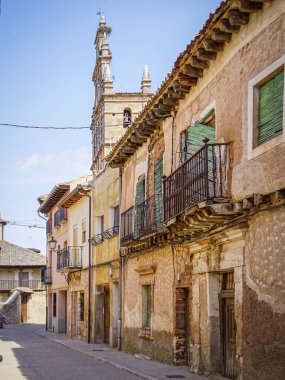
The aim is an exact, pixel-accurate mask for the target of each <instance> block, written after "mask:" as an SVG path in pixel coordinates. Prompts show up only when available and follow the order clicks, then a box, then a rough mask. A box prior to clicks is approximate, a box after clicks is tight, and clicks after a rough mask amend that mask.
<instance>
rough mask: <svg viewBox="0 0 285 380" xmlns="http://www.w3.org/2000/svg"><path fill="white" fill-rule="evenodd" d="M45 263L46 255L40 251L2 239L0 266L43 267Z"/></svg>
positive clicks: (0, 242) (0, 243)
mask: <svg viewBox="0 0 285 380" xmlns="http://www.w3.org/2000/svg"><path fill="white" fill-rule="evenodd" d="M45 265H46V257H45V256H43V255H41V254H40V253H37V252H34V251H30V250H29V249H26V248H22V247H19V246H18V245H15V244H12V243H9V242H8V241H5V240H0V267H1V266H4V267H7V266H11V267H17V266H22V267H23V266H25V267H34V266H37V267H43V266H45Z"/></svg>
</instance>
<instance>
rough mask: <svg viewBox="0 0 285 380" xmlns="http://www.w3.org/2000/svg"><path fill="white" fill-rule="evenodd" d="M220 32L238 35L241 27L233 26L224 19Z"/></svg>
mask: <svg viewBox="0 0 285 380" xmlns="http://www.w3.org/2000/svg"><path fill="white" fill-rule="evenodd" d="M220 30H221V31H222V32H226V33H238V32H239V30H240V27H239V26H238V25H231V24H230V22H229V19H227V18H224V19H222V20H220Z"/></svg>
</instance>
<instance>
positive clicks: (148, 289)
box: [146, 285, 151, 327]
mask: <svg viewBox="0 0 285 380" xmlns="http://www.w3.org/2000/svg"><path fill="white" fill-rule="evenodd" d="M146 296H147V299H146V326H147V327H150V318H151V286H150V285H148V286H147V287H146Z"/></svg>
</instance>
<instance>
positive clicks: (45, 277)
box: [41, 267, 52, 285]
mask: <svg viewBox="0 0 285 380" xmlns="http://www.w3.org/2000/svg"><path fill="white" fill-rule="evenodd" d="M41 282H42V283H44V284H46V285H48V284H52V268H51V267H47V268H42V270H41Z"/></svg>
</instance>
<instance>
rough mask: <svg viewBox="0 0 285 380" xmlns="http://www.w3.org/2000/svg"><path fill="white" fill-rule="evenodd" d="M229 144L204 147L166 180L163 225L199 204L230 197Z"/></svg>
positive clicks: (164, 184)
mask: <svg viewBox="0 0 285 380" xmlns="http://www.w3.org/2000/svg"><path fill="white" fill-rule="evenodd" d="M228 164H229V145H228V144H226V143H225V144H205V146H203V147H202V148H201V149H199V150H198V151H197V152H196V153H195V154H194V155H193V156H192V157H190V158H189V159H188V160H187V161H186V162H185V163H184V164H183V165H181V166H180V167H179V168H178V169H177V170H175V171H174V172H173V173H172V174H171V175H170V176H168V177H166V178H165V179H164V181H163V198H164V199H163V204H164V222H167V221H169V220H171V219H172V218H174V217H176V216H178V215H179V214H181V213H182V212H184V211H186V210H188V209H191V208H192V207H194V206H195V205H197V204H198V203H200V202H203V201H208V200H217V201H219V200H220V201H221V200H224V199H227V198H228V183H227V167H228Z"/></svg>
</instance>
